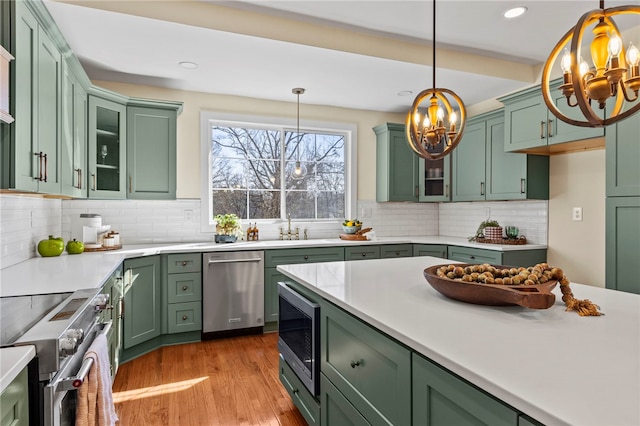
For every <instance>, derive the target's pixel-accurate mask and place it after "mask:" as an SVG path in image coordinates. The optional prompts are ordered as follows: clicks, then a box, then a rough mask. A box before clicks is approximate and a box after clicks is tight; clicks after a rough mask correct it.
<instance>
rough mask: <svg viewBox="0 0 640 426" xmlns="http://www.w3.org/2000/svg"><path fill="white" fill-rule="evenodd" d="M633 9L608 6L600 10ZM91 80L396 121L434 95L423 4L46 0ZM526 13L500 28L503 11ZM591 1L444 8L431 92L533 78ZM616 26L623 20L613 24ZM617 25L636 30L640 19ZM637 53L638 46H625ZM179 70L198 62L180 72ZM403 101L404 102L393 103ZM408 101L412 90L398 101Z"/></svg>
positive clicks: (500, 86) (471, 95) (447, 2)
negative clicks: (426, 94)
mask: <svg viewBox="0 0 640 426" xmlns="http://www.w3.org/2000/svg"><path fill="white" fill-rule="evenodd" d="M623 4H633V5H640V0H626V1H607V2H606V5H605V6H606V7H614V6H619V5H623ZM45 5H46V6H47V8H48V9H49V11H50V13H51V15H52V16H53V18H54V19H55V21H56V22H57V24H58V26H59V28H60V30H61V31H62V33H63V35H64V36H65V38H66V39H67V42H68V43H69V45H70V47H71V48H72V50H73V51H74V52H75V54H76V55H77V56H78V58H79V59H80V62H81V63H82V65H83V67H84V68H85V71H86V72H87V74H88V75H89V77H90V78H91V79H92V80H103V81H115V82H123V83H132V84H144V85H151V86H160V87H167V88H173V89H178V90H189V91H199V92H208V93H218V94H225V95H235V96H247V97H252V98H261V99H269V100H281V101H290V102H295V95H293V94H292V93H291V89H292V88H294V87H304V88H305V89H306V90H307V91H306V93H305V94H304V95H302V96H301V99H300V102H301V103H302V104H304V103H308V104H317V105H331V106H339V107H346V108H356V109H366V110H375V111H384V112H405V111H407V110H408V109H409V107H410V106H411V103H412V102H413V99H414V98H415V96H416V95H417V94H418V92H420V91H421V90H424V89H427V88H430V87H431V80H432V68H431V43H432V41H431V39H432V31H433V28H432V23H431V20H432V3H431V2H430V1H417V0H411V1H401V0H386V1H385V0H373V1H370V0H347V1H332V0H321V1H318V0H299V1H297V0H286V1H271V0H255V1H199V0H126V1H101V0H80V1H78V0H45ZM520 5H524V6H526V7H527V8H528V10H527V12H526V13H525V14H524V15H523V16H521V17H518V18H515V19H511V20H507V19H506V18H504V17H503V16H502V13H503V12H504V11H505V10H507V9H509V8H510V7H513V6H520ZM597 7H598V2H597V1H596V0H566V1H563V0H553V1H547V0H521V1H520V0H502V1H486V0H466V1H465V0H441V1H439V2H438V3H437V12H436V16H437V25H436V30H437V32H436V39H437V49H436V52H437V56H436V62H437V84H436V85H437V86H438V87H444V88H448V89H451V90H453V91H455V92H456V93H457V94H458V95H459V96H460V97H461V98H462V99H463V101H464V102H465V104H466V105H467V106H470V105H475V104H478V103H481V102H482V101H485V100H487V99H494V98H496V97H497V96H500V95H504V94H507V93H510V92H513V91H516V90H519V89H521V88H524V87H528V86H531V85H532V84H535V83H538V82H539V81H540V71H541V69H542V66H543V65H544V61H545V60H546V57H547V55H548V54H549V53H550V52H551V50H552V49H553V47H554V46H555V44H556V43H557V42H558V40H560V38H561V37H562V36H563V35H564V34H565V33H566V32H567V31H568V30H569V29H570V28H571V27H572V26H573V25H575V24H576V22H577V21H578V19H579V18H580V16H581V15H582V14H584V13H585V12H587V11H589V10H592V9H595V8H597ZM622 18H624V19H622ZM616 22H617V24H618V26H619V27H620V28H621V29H622V30H623V31H624V30H625V28H630V27H637V28H640V15H634V16H621V17H619V18H618V19H617V20H616ZM634 42H635V44H636V45H640V39H638V40H634ZM181 61H191V62H195V63H197V64H198V67H197V68H196V69H184V68H182V67H180V66H179V65H178V63H179V62H181ZM401 92H405V95H404V96H400V95H398V94H399V93H401ZM406 92H410V93H408V94H407V93H406Z"/></svg>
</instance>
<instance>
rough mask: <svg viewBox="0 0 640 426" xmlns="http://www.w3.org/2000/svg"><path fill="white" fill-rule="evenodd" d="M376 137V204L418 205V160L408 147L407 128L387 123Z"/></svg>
mask: <svg viewBox="0 0 640 426" xmlns="http://www.w3.org/2000/svg"><path fill="white" fill-rule="evenodd" d="M373 131H374V132H375V134H376V201H378V202H385V201H414V202H417V201H418V192H419V186H420V183H419V181H418V175H419V169H420V165H419V158H420V157H418V156H417V155H416V154H415V153H414V152H413V151H412V150H411V148H410V147H409V144H408V142H407V137H406V135H405V131H404V125H402V124H395V123H385V124H381V125H379V126H376V127H374V128H373Z"/></svg>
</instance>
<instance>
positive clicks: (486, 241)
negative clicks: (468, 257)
mask: <svg viewBox="0 0 640 426" xmlns="http://www.w3.org/2000/svg"><path fill="white" fill-rule="evenodd" d="M476 242H477V243H483V244H506V245H512V246H513V245H517V246H519V245H524V244H527V239H526V238H525V237H520V238H515V239H508V238H500V239H491V238H476Z"/></svg>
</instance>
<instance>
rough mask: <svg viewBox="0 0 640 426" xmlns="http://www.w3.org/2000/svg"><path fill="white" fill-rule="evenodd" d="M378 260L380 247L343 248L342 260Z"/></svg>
mask: <svg viewBox="0 0 640 426" xmlns="http://www.w3.org/2000/svg"><path fill="white" fill-rule="evenodd" d="M364 259H380V246H357V247H345V248H344V260H364Z"/></svg>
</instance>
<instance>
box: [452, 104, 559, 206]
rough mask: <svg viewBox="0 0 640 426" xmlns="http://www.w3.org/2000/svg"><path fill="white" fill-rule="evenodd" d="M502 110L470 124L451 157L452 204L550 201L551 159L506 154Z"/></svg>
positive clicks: (483, 116)
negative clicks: (463, 202) (527, 200)
mask: <svg viewBox="0 0 640 426" xmlns="http://www.w3.org/2000/svg"><path fill="white" fill-rule="evenodd" d="M504 137H505V136H504V112H503V110H498V111H494V112H491V113H487V114H482V115H479V116H477V117H474V118H472V119H470V120H469V122H468V124H467V129H466V130H465V133H464V136H463V138H462V140H461V142H460V145H459V146H458V147H457V148H456V149H455V150H454V151H453V153H452V163H453V194H452V199H453V201H482V200H524V199H548V198H549V158H548V157H545V156H540V155H529V154H516V153H510V152H505V150H504Z"/></svg>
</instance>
